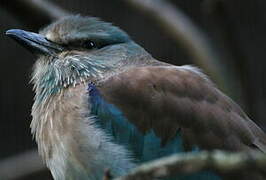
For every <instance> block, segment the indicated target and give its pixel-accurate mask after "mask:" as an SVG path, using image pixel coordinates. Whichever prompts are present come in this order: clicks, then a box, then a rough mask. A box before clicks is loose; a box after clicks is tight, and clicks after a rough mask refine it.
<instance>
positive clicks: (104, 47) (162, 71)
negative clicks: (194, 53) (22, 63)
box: [6, 16, 266, 180]
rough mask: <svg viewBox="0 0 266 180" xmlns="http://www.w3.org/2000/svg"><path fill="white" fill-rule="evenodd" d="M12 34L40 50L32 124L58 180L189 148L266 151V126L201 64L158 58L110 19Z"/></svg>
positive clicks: (70, 21) (117, 170) (96, 174)
mask: <svg viewBox="0 0 266 180" xmlns="http://www.w3.org/2000/svg"><path fill="white" fill-rule="evenodd" d="M6 34H7V35H8V36H10V37H12V38H13V39H15V40H16V41H18V42H19V43H20V44H22V45H23V46H25V47H27V48H28V49H29V50H31V51H32V52H34V53H37V54H38V59H37V61H36V63H35V65H34V72H33V75H32V82H33V84H34V90H35V101H34V105H33V107H32V117H33V119H32V123H31V129H32V133H33V134H34V136H35V138H36V141H37V144H38V149H39V152H40V154H41V156H42V157H43V159H44V161H45V162H46V164H47V166H48V168H49V169H50V170H51V173H52V175H53V177H54V179H56V180H64V179H82V180H83V179H86V180H87V179H90V180H99V179H102V177H103V173H104V170H105V169H110V171H111V174H112V175H113V176H120V175H124V174H126V173H127V172H128V171H129V170H130V169H131V168H133V167H135V166H136V165H137V164H138V163H141V162H144V161H149V160H153V159H156V158H159V157H162V156H166V155H170V154H173V153H178V152H185V151H199V150H203V149H204V150H213V149H223V150H228V151H251V150H254V149H257V150H260V151H262V152H266V135H265V134H264V132H263V131H262V130H261V129H260V128H259V127H258V126H257V125H256V124H255V123H254V122H252V121H251V120H250V119H249V118H248V116H247V115H246V114H245V113H244V112H243V111H242V110H241V108H240V107H239V106H238V105H237V104H235V103H234V102H233V101H232V100H231V99H230V98H228V97H227V96H226V95H224V94H223V93H222V92H221V91H219V90H218V89H217V88H216V87H215V85H214V84H213V83H212V82H211V81H210V80H209V79H208V77H207V76H206V75H204V74H203V73H202V72H201V71H200V70H199V69H198V68H196V67H193V66H189V65H184V66H174V65H171V64H167V63H164V62H160V61H158V60H156V59H154V58H153V57H152V56H151V55H150V54H149V53H148V52H146V51H145V50H144V49H143V48H142V47H140V46H139V45H138V44H136V43H135V42H134V41H133V40H132V39H131V38H130V37H129V36H128V35H127V34H126V33H125V32H124V31H122V30H121V29H119V28H118V27H115V26H113V25H112V24H110V23H107V22H104V21H101V20H99V19H98V18H94V17H82V16H69V17H66V18H63V19H61V20H58V21H56V22H54V23H52V24H51V25H49V26H47V27H46V28H44V29H43V30H41V31H40V33H39V34H36V33H32V32H26V31H23V30H18V29H12V30H8V31H7V32H6ZM179 178H180V179H209V180H214V179H220V177H219V175H216V174H214V173H211V172H201V173H198V174H193V175H189V176H188V175H187V176H180V177H179Z"/></svg>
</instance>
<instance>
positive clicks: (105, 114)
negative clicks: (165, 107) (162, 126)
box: [88, 83, 220, 180]
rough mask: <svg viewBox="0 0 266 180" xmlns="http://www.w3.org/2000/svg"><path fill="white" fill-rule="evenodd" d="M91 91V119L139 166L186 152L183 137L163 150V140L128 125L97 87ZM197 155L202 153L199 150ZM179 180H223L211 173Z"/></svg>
mask: <svg viewBox="0 0 266 180" xmlns="http://www.w3.org/2000/svg"><path fill="white" fill-rule="evenodd" d="M88 91H89V96H90V98H89V101H90V102H89V103H90V104H91V115H93V116H95V117H96V123H97V125H98V126H99V127H100V128H102V129H104V131H105V132H106V133H108V134H109V135H110V136H111V137H112V139H113V141H114V143H117V144H120V145H123V146H124V147H126V148H127V149H128V150H129V151H131V152H133V155H134V158H135V159H136V161H137V162H140V163H141V162H144V161H150V160H153V159H157V158H160V157H163V156H167V155H170V154H174V153H178V152H184V148H183V145H182V139H181V137H180V134H177V135H176V137H175V138H174V139H172V140H171V141H169V142H168V143H167V144H166V145H165V146H161V139H160V138H159V137H157V136H156V135H155V133H154V131H152V130H151V131H150V132H148V133H146V134H143V133H141V132H140V131H139V130H138V129H137V127H136V126H135V125H133V124H132V123H130V122H129V121H128V119H127V118H126V117H125V116H124V115H123V112H121V111H120V110H119V109H118V108H117V107H116V106H114V105H113V104H110V103H108V102H107V101H105V100H104V99H103V97H102V96H101V94H100V92H99V90H98V89H97V88H96V86H95V85H93V84H92V83H89V85H88ZM194 151H198V149H197V148H195V149H194ZM178 179H181V180H196V179H197V180H218V179H220V178H218V177H217V176H216V175H214V174H213V173H211V172H201V173H197V174H193V175H189V176H179V177H178Z"/></svg>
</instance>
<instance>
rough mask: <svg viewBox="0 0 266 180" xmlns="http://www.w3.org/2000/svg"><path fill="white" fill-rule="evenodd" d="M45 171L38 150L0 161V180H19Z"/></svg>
mask: <svg viewBox="0 0 266 180" xmlns="http://www.w3.org/2000/svg"><path fill="white" fill-rule="evenodd" d="M45 169H46V167H45V165H44V164H43V162H42V160H41V158H40V156H39V155H38V152H37V150H32V151H28V152H24V153H21V154H19V155H16V156H13V157H10V158H7V159H4V160H2V161H0V179H9V180H12V179H18V178H21V177H25V176H28V175H31V174H33V173H36V172H40V171H42V170H45Z"/></svg>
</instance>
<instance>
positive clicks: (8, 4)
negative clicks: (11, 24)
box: [0, 0, 70, 30]
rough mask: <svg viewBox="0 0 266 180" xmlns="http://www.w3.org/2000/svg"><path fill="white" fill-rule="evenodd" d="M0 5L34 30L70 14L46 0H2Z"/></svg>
mask: <svg viewBox="0 0 266 180" xmlns="http://www.w3.org/2000/svg"><path fill="white" fill-rule="evenodd" d="M0 6H1V7H2V8H4V9H6V10H7V11H8V12H11V13H12V14H13V15H15V17H16V18H18V19H19V20H20V21H21V22H22V23H23V24H24V25H26V26H27V27H29V28H32V29H34V30H38V29H39V28H40V27H42V26H43V25H46V24H49V23H51V22H52V21H53V20H55V19H58V18H61V17H64V16H66V15H69V14H70V13H69V12H67V11H66V10H64V9H62V8H60V7H59V6H57V5H55V4H53V3H51V2H48V1H46V0H12V1H7V0H3V1H0Z"/></svg>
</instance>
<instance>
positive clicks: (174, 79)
mask: <svg viewBox="0 0 266 180" xmlns="http://www.w3.org/2000/svg"><path fill="white" fill-rule="evenodd" d="M98 89H99V90H100V92H101V94H102V96H103V97H104V98H105V99H107V100H108V102H110V103H111V104H113V105H115V106H116V107H118V108H119V109H120V110H121V111H122V112H123V114H124V115H125V116H126V117H127V119H128V120H129V121H130V122H131V123H132V124H134V125H135V126H136V127H137V128H138V129H139V130H140V131H141V132H142V133H143V134H145V133H147V132H149V131H150V130H153V131H154V133H155V135H156V136H157V137H159V138H161V140H162V141H161V142H162V146H163V145H165V144H167V142H169V141H170V140H171V139H173V138H175V135H176V134H177V132H179V131H180V132H181V134H182V137H183V141H184V145H185V147H186V148H187V149H190V148H191V147H193V146H194V145H196V146H198V147H200V148H202V149H225V150H229V151H239V150H251V149H254V148H255V149H259V150H261V151H263V152H266V135H265V134H264V132H263V131H262V130H261V129H260V128H259V127H258V126H257V125H256V124H255V123H254V122H252V121H251V120H250V119H249V118H248V117H247V115H246V114H245V113H244V112H243V111H242V110H241V108H240V107H239V106H238V105H237V104H235V103H234V102H233V101H232V100H231V99H230V98H228V97H227V96H226V95H224V94H223V93H222V92H221V91H219V90H218V89H217V88H216V87H215V86H214V84H213V83H212V82H211V81H210V80H209V79H208V78H207V77H206V76H205V75H204V74H203V73H201V72H200V70H198V69H197V68H195V67H192V66H146V67H134V68H131V69H129V70H126V71H124V72H121V73H118V74H115V75H113V76H111V77H109V78H107V79H105V80H104V81H102V82H101V83H100V84H99V86H98Z"/></svg>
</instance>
